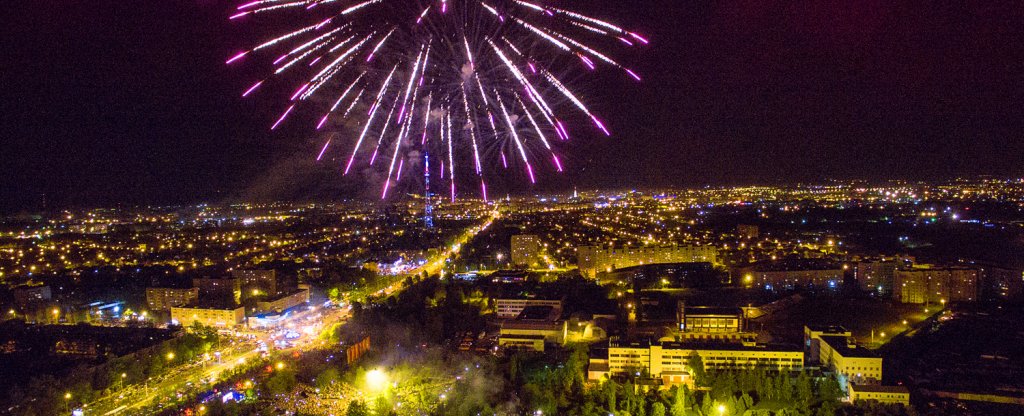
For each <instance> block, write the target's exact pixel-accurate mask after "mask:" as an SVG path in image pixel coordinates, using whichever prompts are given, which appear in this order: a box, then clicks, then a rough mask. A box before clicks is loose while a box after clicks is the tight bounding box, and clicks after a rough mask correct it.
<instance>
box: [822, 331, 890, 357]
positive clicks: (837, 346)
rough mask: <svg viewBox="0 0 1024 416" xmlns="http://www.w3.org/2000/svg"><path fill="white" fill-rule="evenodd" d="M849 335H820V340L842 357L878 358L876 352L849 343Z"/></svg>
mask: <svg viewBox="0 0 1024 416" xmlns="http://www.w3.org/2000/svg"><path fill="white" fill-rule="evenodd" d="M849 339H850V338H849V337H847V336H843V335H822V336H821V340H822V341H824V342H825V343H827V344H828V346H829V347H831V348H832V349H833V350H835V351H836V352H837V353H839V355H842V356H843V357H857V358H879V357H878V354H875V353H874V352H872V351H870V350H868V349H866V348H857V346H856V345H854V346H851V345H850V344H849Z"/></svg>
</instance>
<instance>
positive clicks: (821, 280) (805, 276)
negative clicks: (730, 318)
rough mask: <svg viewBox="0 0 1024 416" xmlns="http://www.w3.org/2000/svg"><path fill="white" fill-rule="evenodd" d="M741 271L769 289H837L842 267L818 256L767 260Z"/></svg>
mask: <svg viewBox="0 0 1024 416" xmlns="http://www.w3.org/2000/svg"><path fill="white" fill-rule="evenodd" d="M742 273H743V276H744V278H743V279H744V281H745V282H751V283H752V284H753V285H755V286H761V287H764V288H765V289H768V290H779V289H788V288H794V287H808V288H816V289H838V288H839V287H840V286H842V284H843V269H842V268H841V267H839V265H837V264H833V263H831V262H828V261H823V260H820V259H794V260H780V261H775V262H768V263H763V264H759V265H757V266H756V267H754V268H752V269H748V270H744V271H742Z"/></svg>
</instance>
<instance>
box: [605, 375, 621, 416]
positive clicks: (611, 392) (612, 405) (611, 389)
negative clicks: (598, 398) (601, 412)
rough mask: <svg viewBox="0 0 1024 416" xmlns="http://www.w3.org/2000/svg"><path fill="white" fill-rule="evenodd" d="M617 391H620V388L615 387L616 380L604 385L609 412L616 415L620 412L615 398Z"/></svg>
mask: <svg viewBox="0 0 1024 416" xmlns="http://www.w3.org/2000/svg"><path fill="white" fill-rule="evenodd" d="M616 390H618V386H616V385H615V380H608V381H607V382H605V383H604V395H605V400H606V402H605V403H606V405H607V407H608V411H609V412H612V413H615V412H616V411H617V410H618V408H617V407H616V404H617V403H616V398H615V394H616Z"/></svg>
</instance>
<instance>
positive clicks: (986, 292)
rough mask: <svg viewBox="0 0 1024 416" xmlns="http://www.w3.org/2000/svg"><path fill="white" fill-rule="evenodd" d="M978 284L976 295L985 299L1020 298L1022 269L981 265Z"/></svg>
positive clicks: (1022, 281) (1022, 283) (1023, 271)
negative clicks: (977, 293)
mask: <svg viewBox="0 0 1024 416" xmlns="http://www.w3.org/2000/svg"><path fill="white" fill-rule="evenodd" d="M979 286H980V289H979V290H978V292H979V295H978V296H979V297H980V298H982V299H985V300H1007V299H1016V298H1020V297H1021V295H1022V294H1024V270H1020V269H1012V268H1005V267H996V266H982V267H981V282H980V283H979Z"/></svg>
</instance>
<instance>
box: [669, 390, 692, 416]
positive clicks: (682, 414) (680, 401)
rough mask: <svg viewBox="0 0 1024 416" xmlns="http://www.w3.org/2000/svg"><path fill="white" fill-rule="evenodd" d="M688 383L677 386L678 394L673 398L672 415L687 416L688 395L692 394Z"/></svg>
mask: <svg viewBox="0 0 1024 416" xmlns="http://www.w3.org/2000/svg"><path fill="white" fill-rule="evenodd" d="M688 390H689V389H687V388H686V385H681V386H677V387H676V394H675V397H674V398H673V400H672V408H671V409H670V410H671V413H672V416H686V407H687V406H686V398H687V397H686V396H687V395H689V394H690V392H689V391H688Z"/></svg>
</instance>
